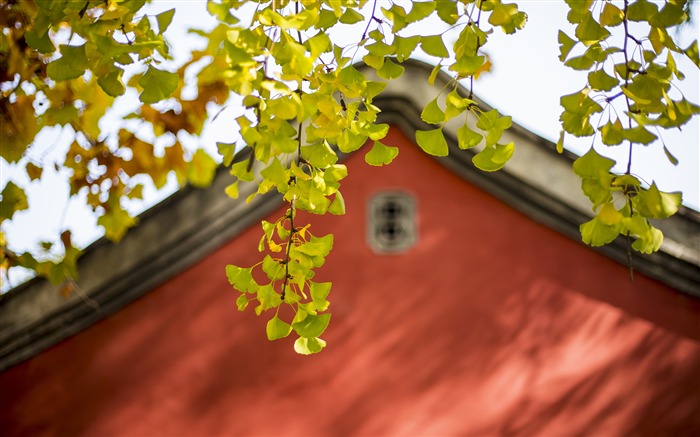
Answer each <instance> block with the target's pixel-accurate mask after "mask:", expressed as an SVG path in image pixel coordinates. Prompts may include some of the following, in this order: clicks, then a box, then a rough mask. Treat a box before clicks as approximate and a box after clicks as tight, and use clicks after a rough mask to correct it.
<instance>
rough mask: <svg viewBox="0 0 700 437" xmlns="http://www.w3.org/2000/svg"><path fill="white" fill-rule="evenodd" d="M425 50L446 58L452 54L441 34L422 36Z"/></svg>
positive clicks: (422, 46)
mask: <svg viewBox="0 0 700 437" xmlns="http://www.w3.org/2000/svg"><path fill="white" fill-rule="evenodd" d="M420 46H421V48H422V49H423V51H424V52H425V53H426V54H428V55H431V56H437V57H438V58H446V57H448V56H450V53H449V52H448V51H447V47H445V43H444V42H443V41H442V37H441V36H440V35H429V36H424V37H422V38H421V43H420Z"/></svg>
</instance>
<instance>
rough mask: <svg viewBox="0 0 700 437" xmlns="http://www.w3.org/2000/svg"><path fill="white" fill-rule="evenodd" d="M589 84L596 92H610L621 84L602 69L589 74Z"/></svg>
mask: <svg viewBox="0 0 700 437" xmlns="http://www.w3.org/2000/svg"><path fill="white" fill-rule="evenodd" d="M607 4H610V3H607ZM588 84H589V85H590V86H591V88H592V89H594V90H600V91H610V90H611V89H613V88H615V87H616V86H617V85H618V84H619V82H618V80H617V79H615V78H614V77H612V76H610V75H609V74H608V73H606V72H605V70H603V69H602V68H601V69H599V70H595V71H592V72H590V73H588Z"/></svg>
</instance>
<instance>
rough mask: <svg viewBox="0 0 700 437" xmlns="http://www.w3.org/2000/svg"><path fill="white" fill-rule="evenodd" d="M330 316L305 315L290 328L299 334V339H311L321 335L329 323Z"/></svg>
mask: <svg viewBox="0 0 700 437" xmlns="http://www.w3.org/2000/svg"><path fill="white" fill-rule="evenodd" d="M330 320H331V315H330V314H320V315H316V316H315V315H313V314H309V315H307V316H306V317H305V318H304V320H302V321H300V322H296V323H294V324H292V328H293V329H294V331H296V333H297V334H299V337H304V338H313V337H318V336H319V335H321V334H323V331H325V330H326V328H327V327H328V323H330Z"/></svg>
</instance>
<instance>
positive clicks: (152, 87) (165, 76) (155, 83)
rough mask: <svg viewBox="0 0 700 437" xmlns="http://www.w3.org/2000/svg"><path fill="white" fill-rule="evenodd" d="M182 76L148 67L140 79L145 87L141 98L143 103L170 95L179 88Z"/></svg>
mask: <svg viewBox="0 0 700 437" xmlns="http://www.w3.org/2000/svg"><path fill="white" fill-rule="evenodd" d="M179 82H180V78H179V77H178V75H177V73H171V72H169V71H164V70H158V69H157V68H154V67H152V66H151V67H148V70H147V71H146V74H144V75H143V76H141V79H139V85H141V87H142V88H143V91H142V92H141V95H139V99H140V100H141V101H142V102H143V103H156V102H160V101H161V100H165V99H167V98H168V97H170V96H171V95H172V93H173V91H175V90H176V89H177V86H178V84H179Z"/></svg>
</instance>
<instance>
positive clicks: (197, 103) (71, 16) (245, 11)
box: [0, 0, 700, 354]
mask: <svg viewBox="0 0 700 437" xmlns="http://www.w3.org/2000/svg"><path fill="white" fill-rule="evenodd" d="M567 3H568V4H569V6H570V12H569V15H568V20H569V22H570V23H572V24H574V25H575V31H574V33H573V34H572V35H568V34H567V33H565V32H564V31H560V32H559V35H558V41H559V44H560V47H561V53H560V60H561V61H562V62H563V63H564V64H565V65H566V66H568V67H570V68H573V69H575V70H582V71H588V72H589V73H588V80H587V82H586V83H585V84H581V85H582V88H581V89H579V90H577V91H576V92H574V93H572V94H569V95H565V96H562V98H561V105H562V107H563V112H562V114H561V123H562V135H561V138H560V141H559V143H558V144H557V147H558V149H559V150H560V151H561V150H562V147H563V141H564V139H565V135H566V134H568V135H573V136H576V137H591V139H592V144H594V143H595V144H599V145H600V144H602V145H605V146H618V145H624V147H627V148H628V149H629V154H628V162H627V171H626V172H624V173H622V174H614V173H612V172H611V169H612V168H613V165H614V164H615V161H613V160H612V159H610V158H607V157H605V156H603V155H602V154H600V153H599V152H597V151H596V150H595V149H594V148H593V146H591V148H590V150H589V151H588V153H586V154H585V155H584V156H582V157H581V158H579V159H578V160H577V161H576V162H575V163H574V172H575V173H576V174H577V175H578V176H580V177H581V180H582V189H583V192H584V193H585V194H586V196H588V198H589V199H590V200H591V204H592V207H593V212H594V213H595V216H594V217H593V219H591V220H590V221H588V222H586V223H584V224H582V225H581V235H582V238H583V241H584V242H586V243H588V244H590V245H593V246H598V245H603V244H607V243H610V242H611V241H613V240H614V239H615V238H616V237H617V236H618V235H623V236H626V237H627V238H628V239H629V240H630V241H633V242H631V243H630V244H631V247H632V248H634V249H635V250H638V251H640V252H644V253H651V252H653V251H656V250H658V249H659V247H660V245H661V242H662V240H663V235H662V234H661V232H660V231H659V230H658V229H656V228H654V227H653V226H652V224H651V222H650V220H651V219H659V218H665V217H669V216H670V215H672V214H673V213H675V212H676V210H677V209H678V207H679V205H680V203H681V196H680V194H679V193H664V192H661V191H659V190H658V188H657V187H656V185H655V184H653V183H652V184H651V186H650V187H648V188H644V187H643V185H642V182H641V181H640V179H639V178H638V177H637V176H635V175H633V174H632V173H631V171H630V168H631V167H630V166H631V162H632V158H633V155H634V153H633V151H634V149H635V148H636V147H639V146H643V145H647V144H649V143H651V142H653V141H654V140H656V139H657V138H658V137H659V136H660V134H661V131H662V130H663V129H671V128H680V127H681V126H683V125H684V124H685V123H687V122H688V121H689V120H690V119H691V118H692V117H693V116H694V115H695V114H697V113H698V111H699V110H700V108H699V107H698V106H697V105H696V104H694V103H692V102H690V101H688V100H686V99H685V98H684V97H681V98H672V97H670V96H671V95H673V93H671V88H672V87H673V86H674V85H673V83H674V82H675V81H679V80H682V79H683V77H684V75H683V72H682V71H679V70H678V68H677V67H676V65H677V64H676V59H677V58H678V57H679V56H687V57H688V58H690V59H691V60H692V61H693V63H694V64H695V65H696V66H697V65H698V44H697V40H696V41H694V42H693V43H692V44H691V45H690V46H689V47H686V48H682V47H679V46H678V45H677V43H676V42H675V40H674V31H673V29H674V28H675V27H677V26H679V25H681V24H683V23H685V22H687V21H688V19H689V18H688V14H687V8H686V1H685V0H669V1H666V2H664V3H663V4H660V5H659V4H656V3H652V2H649V1H647V0H636V1H632V0H624V1H621V2H610V1H601V0H598V1H594V0H567ZM145 4H146V0H89V1H66V0H56V1H51V2H44V1H40V2H34V1H30V0H26V1H7V0H4V1H0V16H1V17H2V18H0V20H2V26H3V33H2V35H0V57H1V58H0V63H1V64H2V73H1V74H2V76H1V77H0V82H1V88H0V89H1V91H2V100H1V101H0V105H1V106H0V114H1V116H2V153H1V156H2V158H3V159H4V160H5V161H6V162H8V163H10V164H18V165H20V166H24V168H25V169H26V172H27V174H28V175H29V177H30V178H31V179H32V180H34V179H39V178H41V175H42V170H43V167H44V165H45V164H44V163H42V162H40V161H37V160H36V159H33V158H32V157H31V156H32V155H31V150H32V147H33V144H34V141H35V138H36V137H37V134H38V133H39V132H40V131H41V130H42V129H44V128H46V127H52V126H63V128H64V130H68V131H70V132H71V133H72V134H73V138H74V141H73V143H72V145H71V146H70V148H69V150H68V152H67V153H66V155H65V160H64V162H63V163H62V164H61V165H62V166H64V167H66V168H68V169H70V170H71V175H70V181H69V182H70V187H71V195H77V194H79V193H84V192H86V193H87V203H88V204H89V205H90V206H91V207H92V208H93V209H94V211H95V212H96V213H97V215H98V216H99V219H98V223H99V224H100V225H101V226H102V227H104V229H105V236H106V237H107V238H108V239H110V240H112V241H115V242H116V241H119V240H120V239H121V238H122V237H123V235H124V233H125V232H126V231H127V229H128V228H129V227H132V226H134V225H135V224H136V223H137V219H136V218H134V217H131V216H130V215H129V213H128V212H127V211H126V210H125V209H124V207H123V200H124V199H125V198H139V197H140V196H141V193H142V190H143V180H144V178H147V179H150V180H151V181H152V182H153V184H155V186H156V187H161V186H163V185H164V184H165V182H166V180H167V177H168V175H169V174H172V173H174V174H175V176H176V178H177V180H178V182H179V183H180V184H185V183H190V184H192V185H195V186H199V187H203V186H207V185H208V184H209V183H210V182H211V180H212V178H213V175H214V171H215V170H216V168H217V163H216V161H215V160H214V159H212V158H211V157H210V156H209V155H208V154H207V153H205V152H204V151H203V150H201V149H199V150H195V151H192V150H187V149H186V148H185V147H183V146H182V144H181V138H182V135H183V133H186V134H190V135H194V136H197V135H200V134H201V132H202V129H203V126H204V125H205V122H206V121H207V119H208V118H209V115H208V114H209V112H208V110H207V108H208V106H209V105H210V104H212V103H213V104H218V105H223V104H225V103H226V102H227V101H229V99H230V98H231V96H238V98H240V99H241V102H242V105H243V107H244V108H245V112H244V113H243V114H242V115H240V116H238V117H236V118H235V120H232V122H234V123H235V125H236V126H237V128H238V129H239V131H240V137H241V140H240V141H239V142H238V143H236V144H224V143H220V144H218V150H219V153H220V155H221V159H222V160H223V165H224V166H226V167H228V168H229V169H230V173H231V174H232V175H233V176H235V177H236V178H237V180H236V182H234V183H233V184H232V185H231V186H229V187H228V188H227V189H226V193H227V194H229V195H230V196H231V197H233V198H236V197H237V196H238V192H239V190H238V184H239V183H254V184H256V185H257V191H256V192H255V193H254V194H252V195H251V196H250V197H249V199H247V200H251V199H252V198H254V197H255V196H257V195H260V194H264V193H267V192H270V191H272V190H274V191H277V192H278V193H279V194H280V196H282V198H283V199H284V200H285V201H286V202H287V204H288V208H287V211H286V213H285V214H284V215H283V216H282V217H280V218H279V219H278V220H277V221H276V222H274V223H270V222H267V221H263V222H262V230H263V235H262V238H261V240H260V244H259V247H258V250H259V251H260V252H261V261H260V262H259V263H258V264H256V265H254V266H250V267H245V266H236V265H229V266H228V267H227V268H226V275H227V277H228V279H229V281H230V283H231V284H232V286H233V288H234V289H235V290H237V292H238V293H239V297H238V299H237V305H238V308H239V309H240V310H241V311H243V310H245V309H246V308H247V307H248V306H249V304H251V303H253V306H254V311H255V312H256V314H258V315H261V314H263V313H266V314H272V316H268V317H270V318H269V321H268V324H267V329H266V332H267V336H268V338H269V339H270V340H275V339H280V338H284V337H287V336H289V335H290V334H292V333H294V334H295V335H296V336H297V337H298V338H297V340H296V343H295V345H294V348H295V350H296V351H297V352H299V353H302V354H311V353H316V352H319V351H320V350H321V349H323V347H325V342H324V341H323V340H322V339H321V338H320V336H321V335H322V334H323V332H324V330H325V329H326V327H327V326H328V324H329V321H330V317H331V316H330V313H329V312H328V309H329V301H328V296H329V292H330V289H331V284H330V283H327V282H316V281H314V275H315V271H316V269H318V268H320V267H321V266H323V264H324V262H325V259H326V257H327V256H328V255H329V252H330V250H331V248H332V246H333V235H325V236H318V235H314V234H313V233H312V230H311V227H310V225H309V224H307V223H299V222H298V219H297V211H308V212H310V213H314V214H326V213H331V214H343V213H344V212H345V204H344V201H343V197H342V195H341V192H340V187H341V181H342V180H343V179H344V178H345V177H346V176H347V168H346V167H345V166H344V165H343V164H339V163H338V153H337V151H342V152H344V153H350V152H354V151H356V150H358V149H359V148H360V147H361V146H362V145H364V144H365V143H367V142H368V141H369V142H370V143H371V146H370V147H368V148H367V151H366V153H365V155H364V157H365V160H366V161H367V163H368V164H370V165H374V166H382V165H387V164H389V163H391V161H392V160H393V159H394V158H395V157H396V156H397V154H398V153H399V150H398V148H396V147H393V146H391V145H390V144H385V142H383V140H384V138H385V136H386V135H387V132H388V129H389V126H388V125H386V124H382V123H378V122H377V116H378V114H379V112H380V109H379V108H378V107H377V106H375V105H374V104H373V100H374V99H375V97H376V96H377V95H378V94H380V93H381V92H382V90H383V89H384V88H385V86H386V82H387V81H390V80H392V79H395V78H397V77H399V76H401V74H402V73H403V71H404V67H403V66H402V65H401V64H402V62H404V61H405V60H406V59H409V58H410V57H411V56H412V55H413V54H414V53H416V52H417V51H422V52H423V53H425V54H427V55H429V56H432V57H435V58H436V59H437V62H436V66H435V69H434V70H433V72H432V74H431V75H430V78H429V82H430V83H431V84H432V83H433V82H434V81H435V78H436V76H437V73H438V72H439V71H440V70H441V69H442V70H445V71H447V72H449V73H450V74H451V76H452V80H451V81H450V83H449V84H448V85H447V86H446V87H445V88H443V89H442V90H441V91H440V92H439V94H438V95H436V96H435V98H434V99H433V100H432V101H430V103H428V105H427V106H426V107H425V108H424V109H423V111H422V114H421V118H422V119H423V120H424V121H425V122H426V123H427V124H428V125H430V126H431V127H430V128H428V129H426V130H419V131H417V132H416V135H415V139H416V143H417V144H418V145H419V146H420V147H421V148H422V149H423V150H424V151H425V152H426V153H428V154H430V155H434V156H445V155H447V154H448V147H447V141H446V139H445V136H444V133H443V126H444V124H445V123H446V122H448V121H450V120H452V119H455V118H458V119H459V120H461V123H463V124H462V126H461V127H460V128H459V130H458V135H457V140H458V146H459V148H460V149H473V148H476V149H475V150H478V152H476V153H474V155H473V163H474V165H475V166H476V167H478V168H479V169H481V170H483V171H496V170H499V169H500V168H502V167H503V166H504V165H505V164H506V162H507V161H508V159H509V158H510V157H511V156H512V155H513V152H514V148H515V147H516V145H515V144H513V143H504V142H502V141H501V138H502V134H503V132H504V131H506V130H507V129H508V128H509V127H510V126H511V118H510V117H508V116H503V115H501V114H500V113H499V112H498V111H496V110H490V111H484V110H482V109H481V108H480V107H479V106H478V104H477V103H476V101H475V100H474V99H473V90H474V85H475V79H477V78H478V77H479V75H480V74H482V73H484V72H488V71H489V70H490V68H491V59H490V58H489V56H487V55H486V54H485V51H484V48H485V47H486V46H487V44H488V40H489V37H490V36H491V35H492V34H493V32H504V33H506V34H515V33H517V31H518V30H520V29H522V28H523V27H524V26H525V24H526V21H527V15H526V14H525V13H524V12H523V11H521V10H520V8H519V6H518V5H516V4H515V3H507V2H503V1H501V0H459V1H448V0H443V1H423V2H387V3H380V4H378V2H377V1H376V0H374V1H369V0H333V1H331V0H323V1H311V0H298V1H290V0H272V1H260V2H246V1H239V0H217V1H210V2H208V3H207V9H208V11H209V13H210V14H211V15H212V16H213V17H215V18H216V20H217V22H218V24H217V26H216V27H215V28H214V29H213V30H211V31H209V32H203V31H198V30H193V32H194V33H196V34H198V35H200V36H201V37H203V38H206V41H207V44H206V47H205V48H204V49H202V50H198V51H194V52H193V53H192V54H191V58H190V59H189V60H188V61H187V62H185V63H184V64H183V65H180V66H177V67H173V64H172V62H170V61H171V60H172V57H171V54H170V50H171V47H170V45H169V43H168V41H167V40H166V38H165V35H164V33H165V32H166V30H167V29H168V26H169V25H170V23H171V22H172V19H173V16H174V14H175V13H176V10H175V9H172V10H169V11H166V12H162V13H160V14H157V15H148V14H146V13H144V12H143V11H144V6H145ZM428 19H429V20H434V21H437V22H440V23H442V31H441V32H439V33H435V34H418V33H416V32H415V31H413V30H412V25H413V24H414V23H418V22H421V21H423V20H428ZM355 23H363V25H364V31H363V32H362V33H361V34H357V35H356V41H355V43H353V44H350V45H341V44H339V43H338V42H337V41H336V38H335V35H337V34H338V33H340V32H343V28H344V27H345V26H347V25H352V24H355ZM448 34H449V35H455V38H452V39H450V40H448V39H447V35H448ZM448 41H450V42H449V43H448ZM451 41H454V42H451ZM358 61H362V62H364V63H365V64H366V65H367V66H369V67H371V68H372V69H373V70H374V71H375V72H376V77H375V78H368V77H367V75H366V74H364V73H363V72H361V71H360V70H359V69H358V68H357V67H356V62H358ZM203 63H206V65H205V66H204V67H203V68H200V67H198V66H201V65H202V64H203ZM190 71H195V72H196V89H197V94H196V97H194V98H191V97H187V93H183V90H184V87H185V80H184V79H185V75H186V73H188V72H190ZM459 83H464V84H466V86H467V89H468V93H467V94H466V95H464V94H462V93H461V92H460V91H459V90H458V88H457V85H458V84H459ZM133 92H136V93H138V99H139V100H140V102H141V106H140V108H139V110H138V111H137V112H136V113H134V114H131V115H129V116H128V117H126V118H127V120H125V121H126V122H128V123H124V125H123V126H122V127H120V129H118V130H117V131H116V132H109V131H107V130H105V129H103V128H102V127H101V126H100V120H101V119H102V118H103V116H104V115H105V113H106V111H107V110H108V108H109V107H110V106H111V105H112V104H113V102H114V100H115V99H117V98H119V97H120V96H123V95H125V94H127V93H133ZM129 123H131V124H129ZM143 125H147V126H150V128H151V129H152V130H153V132H154V133H155V135H156V137H157V139H162V138H165V139H167V141H166V143H168V145H167V146H166V147H165V148H164V149H163V150H162V152H161V153H156V147H155V146H154V143H155V141H147V140H145V139H144V138H142V137H140V136H139V135H137V134H136V131H137V129H138V127H139V126H143ZM130 126H131V127H130ZM134 126H136V127H134ZM663 147H664V150H665V152H666V153H667V156H668V158H669V160H671V161H672V162H675V161H676V159H675V158H674V157H673V156H672V155H671V154H670V152H668V150H667V149H666V148H665V145H664V146H663ZM244 151H248V152H244ZM236 156H238V158H237V157H236ZM27 207H28V205H27V198H26V195H25V192H24V189H23V187H21V186H18V185H16V184H15V183H13V182H8V183H7V184H6V185H5V188H4V189H3V191H2V207H1V208H0V220H3V221H4V220H12V218H13V216H14V214H15V213H16V212H17V211H20V210H22V209H26V208H27ZM1 240H2V241H0V243H1V247H2V260H1V261H2V267H3V269H5V270H7V269H10V268H13V267H15V266H21V267H25V268H29V269H32V270H35V271H36V272H37V273H39V274H41V275H44V276H46V277H47V278H48V279H49V280H51V281H52V282H54V283H56V284H59V283H62V282H63V281H65V280H66V279H69V280H70V279H72V278H75V277H76V275H77V272H76V267H75V263H76V260H77V257H78V253H79V251H78V250H77V249H76V248H75V247H73V245H72V243H71V236H70V233H69V232H65V233H63V235H62V236H61V239H60V240H61V242H62V244H63V246H64V250H63V251H64V253H65V257H64V258H63V260H61V261H52V260H41V261H40V260H39V259H37V258H36V257H35V256H33V255H32V254H31V253H29V252H25V253H15V252H13V251H11V250H10V249H9V248H8V245H7V242H6V241H5V236H4V234H3V235H2V238H1ZM44 246H45V247H44V249H49V246H50V245H49V244H48V243H47V244H45V245H44Z"/></svg>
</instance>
